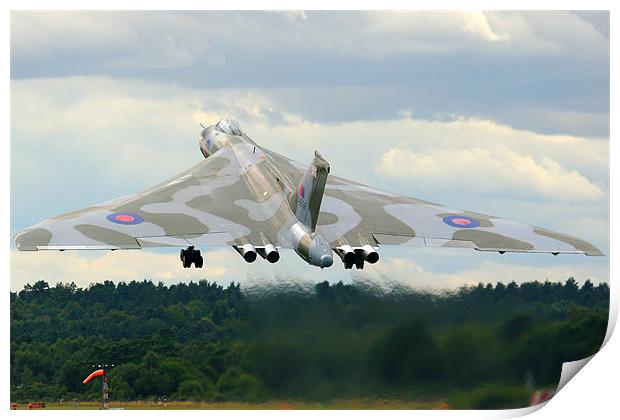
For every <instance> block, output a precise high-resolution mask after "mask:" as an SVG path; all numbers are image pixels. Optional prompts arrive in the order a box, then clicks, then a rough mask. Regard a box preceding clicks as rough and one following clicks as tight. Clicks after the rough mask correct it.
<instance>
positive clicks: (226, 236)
mask: <svg viewBox="0 0 620 420" xmlns="http://www.w3.org/2000/svg"><path fill="white" fill-rule="evenodd" d="M203 128H204V127H203ZM200 151H201V152H202V154H203V156H204V157H205V159H204V160H203V161H201V162H200V163H198V164H197V165H195V166H193V167H192V168H190V169H188V170H186V171H184V172H182V173H180V174H179V175H177V176H175V177H173V178H171V179H169V180H168V181H165V182H163V183H161V184H159V185H157V186H155V187H153V188H150V189H148V190H146V191H143V192H140V193H137V194H133V195H130V196H126V197H122V198H119V199H116V200H113V201H109V202H106V203H102V204H98V205H94V206H92V207H88V208H86V209H83V210H78V211H74V212H70V213H66V214H63V215H61V216H57V217H54V218H51V219H48V220H45V221H43V222H41V223H39V224H38V225H35V226H33V227H31V228H29V229H26V230H25V231H23V232H21V233H20V234H18V235H17V236H16V237H15V244H16V246H17V248H18V249H19V250H20V251H38V250H61V251H62V250H69V249H79V250H88V249H104V250H116V249H141V248H150V247H179V248H181V249H182V250H181V254H180V257H181V262H182V264H183V267H185V268H189V267H191V265H192V264H194V267H196V268H200V267H202V266H203V258H202V256H201V254H200V251H199V249H198V247H210V246H232V247H233V248H234V249H235V250H236V251H238V252H239V254H241V256H242V257H243V258H244V259H245V261H247V262H249V263H251V262H253V261H255V260H256V257H257V255H260V256H261V257H262V258H264V259H266V260H267V261H269V262H270V263H275V262H277V261H278V260H279V258H280V254H279V251H278V249H282V248H285V249H293V250H294V251H295V252H296V253H297V254H298V255H299V256H300V257H301V258H302V259H303V260H305V261H306V262H307V263H309V264H311V265H314V266H317V267H321V268H325V267H330V266H331V265H332V264H333V254H334V253H335V254H336V255H337V256H338V257H339V258H340V259H341V260H342V262H343V264H344V266H345V268H349V269H350V268H352V267H353V266H355V267H356V268H357V269H362V268H363V267H364V263H365V262H367V263H370V264H374V263H376V262H377V261H378V260H379V254H378V252H377V251H378V249H379V246H380V245H406V246H427V247H465V248H473V249H476V250H479V251H496V252H500V253H502V254H503V253H504V252H546V253H552V254H559V253H573V254H586V255H603V254H602V253H601V251H600V250H599V249H597V248H596V247H594V246H593V245H591V244H589V243H587V242H585V241H583V240H581V239H577V238H574V237H571V236H568V235H563V234H560V233H555V232H552V231H549V230H547V229H542V228H538V227H532V226H528V225H525V224H522V223H517V222H513V221H510V220H506V219H501V218H498V217H495V216H489V215H486V214H481V213H475V212H471V211H466V210H460V209H457V208H452V207H447V206H444V205H441V204H435V203H431V202H428V201H422V200H418V199H415V198H409V197H403V196H400V195H397V194H393V193H389V192H385V191H380V190H377V189H374V188H372V187H369V186H367V185H363V184H359V183H357V182H353V181H349V180H346V179H343V178H339V177H337V176H334V175H332V174H330V165H329V163H328V162H327V161H326V160H325V159H324V158H323V157H322V156H321V155H319V154H318V153H316V152H315V154H314V159H313V160H312V163H311V164H310V166H308V167H305V166H304V165H301V164H299V163H297V162H295V161H293V160H291V159H288V158H286V157H284V156H282V155H280V154H277V153H275V152H272V151H271V150H267V149H266V148H264V147H261V146H260V145H258V144H257V143H255V142H254V141H253V140H252V139H251V138H250V137H248V136H247V135H246V134H245V133H244V132H243V131H242V129H241V126H240V125H239V124H238V123H237V122H236V121H234V120H231V119H224V120H221V121H220V122H218V123H217V124H216V125H212V126H209V127H206V128H204V130H203V131H202V133H201V136H200Z"/></svg>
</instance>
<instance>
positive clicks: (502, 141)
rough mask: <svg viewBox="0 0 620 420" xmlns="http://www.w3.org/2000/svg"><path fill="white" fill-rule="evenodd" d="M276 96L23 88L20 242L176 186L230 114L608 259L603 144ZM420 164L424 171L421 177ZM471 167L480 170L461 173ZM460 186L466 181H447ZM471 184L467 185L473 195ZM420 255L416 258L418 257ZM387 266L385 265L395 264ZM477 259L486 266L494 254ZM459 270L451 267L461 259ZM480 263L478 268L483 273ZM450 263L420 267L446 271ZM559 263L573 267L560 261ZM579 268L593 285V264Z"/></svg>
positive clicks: (61, 81) (19, 97)
mask: <svg viewBox="0 0 620 420" xmlns="http://www.w3.org/2000/svg"><path fill="white" fill-rule="evenodd" d="M279 93H280V92H279V91H278V90H277V89H276V90H270V89H189V88H186V87H183V86H179V85H176V84H172V83H152V82H147V81H141V80H114V79H110V78H107V77H73V78H54V79H32V80H12V81H11V163H12V165H11V227H12V231H13V232H12V233H13V234H15V233H17V232H18V231H19V230H21V229H23V228H26V227H28V226H30V225H32V224H34V223H37V222H39V221H41V220H43V219H45V218H48V217H50V216H53V215H56V214H59V213H62V212H65V211H70V210H74V209H78V208H82V207H86V206H87V205H90V204H93V203H97V202H102V201H106V200H109V199H111V198H114V197H118V196H121V195H124V194H128V193H132V192H135V191H138V190H140V189H144V188H147V187H149V186H150V185H153V184H155V183H158V182H160V181H162V180H163V179H165V178H167V177H170V176H173V175H174V174H175V173H178V172H180V171H182V170H184V169H186V168H187V167H189V166H190V165H192V164H194V163H197V162H198V161H199V160H200V159H202V157H201V155H200V152H199V151H198V147H197V137H198V133H199V131H200V127H199V125H198V123H199V122H202V123H207V124H212V123H214V122H216V121H217V120H218V119H219V118H221V117H224V116H232V117H235V118H238V119H239V120H240V121H241V124H242V126H243V127H244V129H245V131H246V132H247V133H248V134H249V135H250V136H251V137H252V138H253V139H254V140H256V141H257V142H258V143H259V144H260V145H262V146H265V147H268V148H270V149H271V150H274V151H276V152H279V153H283V154H285V155H288V156H290V157H292V158H294V159H296V160H298V161H300V162H303V163H307V162H309V161H310V159H311V157H312V154H313V151H314V150H319V151H321V152H322V154H323V155H324V156H326V157H327V158H328V159H329V160H330V163H331V165H332V173H333V174H335V175H338V176H343V177H346V178H349V179H353V180H356V181H359V182H364V183H367V184H370V185H373V186H375V187H377V188H381V189H385V190H389V191H395V192H398V193H400V194H403V195H409V196H414V197H419V198H422V199H428V200H431V201H436V202H440V203H445V204H448V205H451V206H455V207H459V208H468V209H471V210H478V211H481V212H485V213H489V214H496V215H498V216H501V217H506V218H513V219H516V220H519V221H522V222H525V223H528V224H533V225H540V226H544V227H548V228H550V229H554V230H557V231H560V232H564V233H567V234H572V235H575V236H578V237H582V238H583V239H585V240H588V241H592V242H593V243H595V244H596V245H597V246H599V247H601V248H602V249H603V250H604V251H605V250H607V249H608V242H609V207H608V202H607V200H608V197H609V154H608V153H609V142H608V141H607V139H605V138H589V137H579V136H569V135H547V134H540V133H535V132H532V131H527V130H518V129H515V128H513V127H511V126H508V125H505V124H500V123H497V122H494V121H492V120H488V119H480V118H474V117H466V116H460V115H436V116H435V117H434V118H432V119H425V118H417V117H416V113H415V112H409V111H408V110H406V109H403V110H402V113H401V115H400V116H398V117H396V118H394V117H393V118H383V119H375V120H356V121H344V122H342V121H340V122H321V121H315V120H311V119H308V118H306V117H305V116H304V115H302V114H300V113H298V112H296V111H295V110H292V109H291V108H289V107H285V106H283V105H282V103H281V102H279V101H278V100H277V97H278V94H279ZM393 150H400V151H401V152H402V156H400V157H399V155H398V154H396V155H394V156H392V160H393V162H392V166H394V165H395V164H398V165H399V167H400V170H401V172H400V173H401V174H407V175H409V176H404V177H403V176H400V175H399V174H397V173H395V171H394V168H392V169H391V172H390V171H385V170H383V169H382V168H381V167H382V165H384V164H385V163H384V160H385V159H386V156H387V157H389V156H390V154H394V152H393ZM403 156H404V159H402V160H401V161H399V160H398V159H401V158H402V157H403ZM412 157H413V159H417V160H418V161H416V162H413V163H415V166H414V165H412V162H411V161H410V160H411V158H412ZM388 163H389V159H388ZM442 164H443V166H445V167H446V169H445V170H443V169H441V166H442ZM377 168H379V170H376V169H377ZM468 168H469V169H468ZM422 169H424V170H423V171H422ZM467 170H469V172H470V173H467V176H464V175H463V173H464V172H467ZM410 171H417V172H414V173H412V172H410ZM450 171H452V172H450ZM450 174H452V175H450ZM388 175H391V176H388ZM394 176H396V177H394ZM451 177H457V178H458V180H459V182H456V183H455V182H450V179H452V178H451ZM462 179H465V180H467V189H463V187H462V185H463V184H462V182H461V180H462ZM472 179H473V180H474V181H475V182H474V181H470V180H472ZM439 251H443V250H439ZM382 252H384V251H382ZM386 252H387V251H386ZM409 252H410V253H409V254H408V255H410V256H411V255H418V253H417V250H416V252H415V254H411V252H412V251H411V250H410V251H409ZM209 255H210V257H209V259H208V260H207V261H208V262H207V267H209V270H212V271H211V272H209V273H208V276H206V277H207V278H208V279H210V280H217V281H223V282H225V283H227V282H229V281H233V280H234V281H242V282H246V283H247V284H252V282H254V283H255V284H256V283H258V284H263V282H280V281H282V279H284V278H286V277H290V276H291V274H292V273H295V278H296V279H302V280H304V281H307V282H316V281H320V280H322V279H329V280H335V281H338V280H341V279H350V278H351V276H352V275H354V274H352V273H350V272H348V271H347V272H345V271H344V270H343V269H341V268H334V269H331V270H325V272H322V271H320V270H313V269H312V268H307V266H306V265H305V264H304V263H303V262H301V261H300V260H299V258H298V257H297V256H296V255H295V254H294V253H292V252H290V255H286V256H285V255H283V258H282V262H281V263H278V264H276V265H274V266H270V265H268V264H262V263H261V264H254V265H251V266H250V265H247V266H246V265H244V264H239V256H238V255H237V254H235V253H234V252H233V251H232V250H223V251H222V253H221V254H217V253H215V254H211V253H210V254H209ZM386 255H387V257H386V260H385V261H386V264H383V265H382V266H383V267H385V266H387V265H388V264H389V261H390V260H389V253H388V254H386ZM382 256H383V254H382ZM476 258H478V259H476V260H475V261H477V262H480V261H485V259H487V258H490V257H489V256H486V255H484V256H477V257H476ZM538 260H540V256H529V257H528V258H527V259H525V260H523V264H522V265H525V266H529V265H533V264H534V261H538ZM450 261H451V264H450V265H451V266H453V265H454V264H455V261H456V260H455V259H453V258H451V259H450ZM558 261H560V260H558ZM562 261H564V260H562ZM607 262H608V259H605V258H604V259H597V260H596V261H594V262H592V264H591V266H590V272H594V271H596V270H598V271H596V272H601V271H604V269H605V267H606V264H607ZM300 264H302V265H301V266H300ZM481 264H482V263H481V262H480V263H479V264H478V263H477V266H479V267H482V268H481V269H483V270H486V269H487V267H486V266H482V265H481ZM444 265H445V262H443V263H441V264H435V265H434V266H432V267H431V266H428V265H424V266H423V268H424V270H426V271H428V272H431V273H441V272H442V270H444V268H442V267H443V266H444ZM555 265H562V264H560V263H559V262H557V263H550V266H553V267H555ZM12 267H13V278H12V284H13V283H15V284H16V285H19V284H23V282H33V281H36V280H37V279H38V278H45V279H46V280H48V281H49V282H50V283H53V282H55V281H71V279H73V278H75V279H83V281H86V282H90V281H100V280H102V279H105V278H109V279H113V280H116V281H119V280H131V279H133V278H135V279H138V280H140V279H142V278H145V277H146V278H153V279H156V280H162V281H173V279H178V280H190V279H196V276H199V278H200V277H203V276H205V275H203V274H201V272H196V271H183V270H182V269H181V267H180V264H179V262H178V256H177V255H176V253H172V254H161V255H160V254H154V253H151V252H147V251H142V252H140V253H135V257H134V256H131V252H129V253H125V252H120V251H119V252H117V253H111V254H106V255H98V256H97V257H90V256H88V255H86V254H80V253H76V254H75V255H74V254H71V253H60V254H59V253H49V254H47V253H43V252H41V253H26V254H17V255H16V256H15V257H14V262H13V264H12ZM380 267H381V266H375V267H374V268H369V270H368V272H372V271H373V270H374V269H379V268H380ZM575 267H576V268H575V269H576V270H577V271H576V272H578V273H583V275H587V273H588V268H587V267H586V268H583V267H582V266H579V265H575ZM601 267H602V268H601ZM73 268H75V270H77V271H75V272H73V271H71V270H72V269H73ZM564 268H565V271H564V273H568V272H569V271H570V270H571V268H570V264H567V265H565V266H564ZM89 270H91V271H89ZM464 270H465V268H463V269H461V270H459V271H464ZM470 270H475V268H470ZM506 270H512V267H506ZM507 272H508V273H510V271H507ZM543 272H544V271H543ZM92 273H97V277H96V278H94V277H93V276H92ZM473 273H474V271H471V273H470V274H471V275H472V276H473ZM425 275H426V274H425ZM468 275H469V274H468ZM390 276H392V274H390ZM394 276H395V275H394ZM599 277H600V278H602V277H603V276H602V275H600V276H599ZM397 278H398V277H397ZM407 278H409V277H407ZM470 278H473V277H470ZM498 278H499V277H498ZM501 278H503V277H501ZM450 279H453V280H450ZM460 279H461V280H463V281H464V278H463V277H461V278H460ZM528 279H529V278H524V280H528ZM558 279H560V278H559V277H558ZM412 281H413V282H414V283H415V281H417V280H412ZM458 281H460V280H458V279H457V277H454V278H452V277H451V278H448V277H441V276H440V277H436V278H430V277H429V280H428V282H436V283H437V284H456V283H457V282H458ZM414 283H412V284H414ZM12 287H13V286H12ZM16 287H19V286H16Z"/></svg>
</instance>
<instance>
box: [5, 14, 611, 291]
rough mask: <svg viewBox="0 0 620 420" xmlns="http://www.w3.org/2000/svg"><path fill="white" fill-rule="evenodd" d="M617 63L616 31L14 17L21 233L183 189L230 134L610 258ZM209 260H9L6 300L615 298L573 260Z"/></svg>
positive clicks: (479, 20) (303, 20)
mask: <svg viewBox="0 0 620 420" xmlns="http://www.w3.org/2000/svg"><path fill="white" fill-rule="evenodd" d="M609 64H610V62H609V13H608V12H551V11H536V12H485V13H482V12H462V13H456V12H419V13H416V12H292V11H288V12H12V13H11V234H12V236H14V235H15V234H17V233H18V232H19V231H21V230H22V229H24V228H27V227H29V226H31V225H34V224H36V223H38V222H40V221H42V220H43V219H46V218H49V217H51V216H55V215H58V214H61V213H64V212H67V211H71V210H75V209H79V208H83V207H87V206H89V205H92V204H94V203H98V202H103V201H107V200H109V199H112V198H115V197H119V196H122V195H125V194H128V193H132V192H136V191H139V190H142V189H145V188H147V187H149V186H151V185H154V184H156V183H158V182H160V181H162V180H163V179H166V178H168V177H171V176H173V175H175V174H176V173H179V172H181V171H182V170H184V169H186V168H187V167H189V166H191V165H193V164H195V163H197V162H199V161H200V160H201V159H202V156H201V154H200V152H199V149H198V136H199V132H200V130H201V127H200V125H199V124H200V123H203V124H213V123H215V122H217V121H218V120H219V119H220V118H223V117H232V118H235V119H237V120H238V121H239V122H240V123H241V125H242V127H243V128H244V131H245V132H246V133H247V134H248V135H249V136H250V137H252V138H253V139H254V140H255V141H257V142H258V143H259V144H261V145H264V146H266V147H268V148H270V149H271V150H274V151H276V152H279V153H282V154H284V155H287V156H289V157H291V158H293V159H295V160H297V161H299V162H303V163H309V162H310V161H311V159H312V156H313V151H314V150H318V151H320V152H321V154H322V155H323V156H325V157H326V158H327V159H328V160H329V161H330V163H331V167H332V173H334V174H336V175H339V176H343V177H346V178H349V179H352V180H356V181H359V182H363V183H366V184H370V185H372V186H373V187H377V188H381V189H385V190H388V191H392V192H397V193H400V194H403V195H407V196H412V197H417V198H421V199H425V200H429V201H433V202H438V203H442V204H446V205H449V206H454V207H458V208H464V209H469V210H474V211H479V212H482V213H487V214H493V215H496V216H500V217H504V218H508V219H513V220H517V221H520V222H524V223H528V224H532V225H536V226H541V227H545V228H548V229H552V230H555V231H558V232H562V233H566V234H570V235H573V236H577V237H579V238H582V239H584V240H586V241H588V242H591V243H593V244H594V245H596V246H597V247H599V248H600V249H601V250H602V251H603V252H604V253H606V254H609V99H610V98H609V86H610V84H609ZM203 255H204V256H205V266H206V269H203V270H202V271H200V270H194V269H192V270H184V269H183V268H182V267H181V264H180V261H179V259H178V250H172V251H157V252H155V251H147V250H142V251H122V252H120V251H119V252H114V253H111V252H107V253H106V252H85V251H65V252H63V253H59V252H36V253H24V252H17V251H16V250H15V248H14V247H12V249H11V286H10V287H11V290H19V289H21V287H23V285H24V284H26V283H31V284H32V283H33V282H35V281H37V280H40V279H45V280H46V281H48V282H49V283H50V284H55V283H57V282H71V281H73V282H75V283H76V284H78V285H80V286H87V285H88V284H89V283H92V282H99V281H103V280H113V281H131V280H142V279H144V278H147V279H153V280H154V281H163V282H164V283H172V282H178V281H190V280H198V279H202V278H206V279H208V280H210V281H217V282H218V283H222V284H228V283H229V282H231V281H235V282H240V283H241V284H243V285H244V286H261V285H272V284H279V283H282V282H288V281H293V282H306V283H315V282H318V281H322V280H329V281H340V280H342V281H344V282H351V281H366V282H371V283H374V284H379V285H390V284H404V285H407V286H410V287H414V288H421V289H431V290H445V289H454V288H458V287H461V286H463V285H470V284H477V283H478V282H484V283H487V282H492V283H495V282H497V281H502V282H505V283H506V282H510V281H517V282H522V281H530V280H540V281H544V280H546V279H549V280H552V281H564V280H566V278H568V277H569V276H574V277H575V278H576V279H577V280H578V281H579V282H583V281H585V280H586V279H588V278H590V279H592V280H593V281H594V282H600V281H609V258H608V257H585V256H583V255H559V256H557V257H556V256H551V255H523V254H504V255H499V254H497V253H484V252H476V251H472V250H464V249H460V250H459V249H436V248H435V249H432V248H431V249H422V248H404V247H388V246H386V247H382V248H381V249H380V255H381V260H380V261H379V262H378V263H377V264H375V265H373V266H368V265H367V267H368V268H367V269H366V270H364V271H362V272H360V271H356V270H351V271H349V270H344V268H342V266H341V264H334V266H333V267H332V268H330V269H327V270H323V271H322V270H320V269H318V268H316V267H311V266H308V265H307V264H306V263H304V262H303V261H302V260H301V259H299V258H298V257H297V256H296V255H295V254H294V252H292V251H291V252H288V251H285V252H283V253H282V258H281V260H280V262H279V263H277V264H275V265H270V264H269V263H267V262H265V261H262V260H257V261H256V262H255V263H253V264H246V263H245V262H243V260H242V259H241V258H240V256H239V255H238V254H237V253H236V252H235V251H233V250H232V249H228V248H219V249H217V248H214V249H204V250H203ZM291 279H293V280H291Z"/></svg>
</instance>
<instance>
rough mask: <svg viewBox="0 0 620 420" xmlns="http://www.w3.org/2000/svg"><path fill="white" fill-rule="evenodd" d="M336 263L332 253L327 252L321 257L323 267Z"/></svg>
mask: <svg viewBox="0 0 620 420" xmlns="http://www.w3.org/2000/svg"><path fill="white" fill-rule="evenodd" d="M333 263H334V257H332V256H331V255H330V254H325V255H323V256H322V257H321V267H331V266H332V264H333Z"/></svg>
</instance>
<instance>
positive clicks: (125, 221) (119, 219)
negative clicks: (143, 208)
mask: <svg viewBox="0 0 620 420" xmlns="http://www.w3.org/2000/svg"><path fill="white" fill-rule="evenodd" d="M107 218H108V220H109V221H110V222H112V223H116V224H119V225H137V224H138V223H142V222H144V219H143V218H142V217H141V216H139V215H137V214H135V213H125V212H120V213H112V214H108V216H107Z"/></svg>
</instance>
